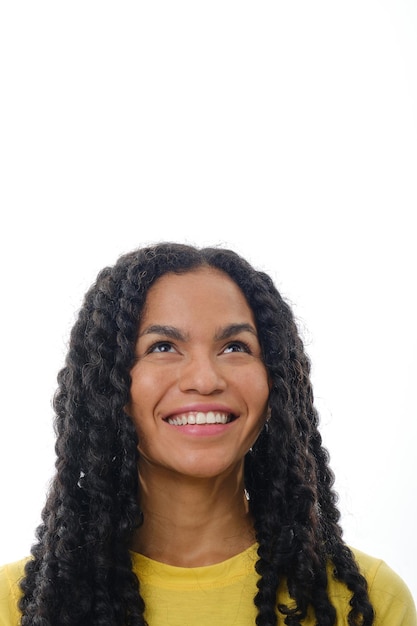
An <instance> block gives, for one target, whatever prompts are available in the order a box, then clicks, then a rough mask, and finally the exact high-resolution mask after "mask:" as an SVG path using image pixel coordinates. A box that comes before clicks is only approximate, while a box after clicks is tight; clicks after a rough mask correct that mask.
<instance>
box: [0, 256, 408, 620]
mask: <svg viewBox="0 0 417 626" xmlns="http://www.w3.org/2000/svg"><path fill="white" fill-rule="evenodd" d="M58 382H59V389H58V392H57V394H56V397H55V410H56V429H57V444H56V451H57V461H56V475H55V477H54V480H53V483H52V486H51V490H50V493H49V497H48V500H47V504H46V506H45V508H44V511H43V523H42V525H41V526H40V528H39V529H38V541H37V543H36V545H35V546H34V548H33V550H32V555H31V557H30V558H28V559H27V560H26V561H25V562H18V563H13V564H9V565H7V566H5V567H4V568H3V569H2V570H1V573H0V626H17V625H18V624H21V625H22V626H38V625H39V626H55V625H56V624H67V625H68V626H86V625H87V624H88V625H89V626H104V625H106V626H139V625H141V626H144V625H145V624H148V625H149V626H161V625H166V624H170V625H171V626H180V625H181V626H184V624H186V625H194V624H195V625H196V626H204V625H206V624H210V625H212V624H224V625H227V626H229V625H231V624H234V625H236V626H249V625H254V624H257V625H258V626H276V625H277V624H288V625H289V626H296V625H301V624H304V625H307V626H312V625H313V624H320V625H323V626H327V625H328V626H330V625H334V624H337V625H339V624H340V625H341V624H349V625H350V626H355V625H359V624H360V625H362V626H370V625H371V624H374V625H377V626H382V624H390V626H415V624H416V614H415V608H414V605H413V601H412V598H411V596H410V593H409V591H408V589H407V588H406V586H405V585H404V583H403V582H402V580H401V579H400V578H399V577H398V576H397V575H396V574H395V573H394V572H393V571H392V570H391V569H390V568H389V567H388V566H387V565H385V564H384V563H383V562H381V561H379V560H377V559H374V558H372V557H369V556H367V555H365V554H363V553H361V552H359V551H357V550H352V549H350V548H348V546H346V545H345V543H344V541H343V538H342V530H341V528H340V526H339V523H338V522H339V518H340V516H339V512H338V509H337V507H336V501H337V498H336V495H335V493H334V492H333V490H332V485H333V475H332V472H331V470H330V468H329V465H328V455H327V452H326V450H325V449H324V448H323V446H322V441H321V436H320V433H319V430H318V416H317V413H316V410H315V408H314V404H313V393H312V388H311V383H310V364H309V361H308V358H307V356H306V354H305V352H304V348H303V344H302V341H301V339H300V337H299V335H298V332H297V328H296V324H295V322H294V319H293V315H292V312H291V310H290V308H289V307H288V305H287V304H286V303H285V302H284V301H283V299H282V298H281V296H280V294H279V293H278V292H277V290H276V288H275V287H274V285H273V283H272V281H271V279H270V278H269V277H268V276H267V275H266V274H264V273H262V272H258V271H256V270H255V269H253V268H252V267H251V266H250V265H249V264H248V263H247V262H246V261H245V260H244V259H242V258H241V257H239V256H238V255H236V254H235V253H233V252H231V251H227V250H221V249H216V248H208V249H203V250H198V249H196V248H193V247H190V246H184V245H180V244H159V245H156V246H154V247H149V248H144V249H140V250H137V251H134V252H132V253H130V254H127V255H125V256H123V257H121V258H120V259H119V260H118V261H117V263H116V264H115V265H114V267H111V268H106V269H104V270H103V271H102V272H101V273H100V274H99V276H98V278H97V281H96V283H95V284H94V285H93V286H92V287H91V289H90V290H89V292H88V293H87V295H86V298H85V302H84V305H83V307H82V309H81V311H80V313H79V318H78V320H77V322H76V324H75V326H74V328H73V331H72V334H71V340H70V346H69V352H68V356H67V359H66V363H65V367H64V368H63V369H62V371H61V372H60V374H59V378H58Z"/></svg>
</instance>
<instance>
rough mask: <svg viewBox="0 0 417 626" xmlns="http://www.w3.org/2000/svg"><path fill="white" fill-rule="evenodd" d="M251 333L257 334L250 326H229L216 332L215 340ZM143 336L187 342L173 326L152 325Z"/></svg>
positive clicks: (141, 335) (186, 335) (186, 336)
mask: <svg viewBox="0 0 417 626" xmlns="http://www.w3.org/2000/svg"><path fill="white" fill-rule="evenodd" d="M245 332H246V333H251V334H252V335H254V336H255V337H257V336H258V335H257V332H256V330H255V328H254V327H253V326H252V324H247V323H243V324H229V325H228V326H225V327H224V328H221V329H220V330H218V331H217V332H216V335H215V339H216V340H217V341H224V340H225V339H230V337H234V336H235V335H239V334H240V333H245ZM144 335H163V336H164V337H169V338H170V339H175V340H177V341H187V339H188V334H184V333H182V332H181V331H180V330H179V329H178V328H176V327H175V326H167V325H165V324H152V325H151V326H148V327H147V328H145V330H144V331H143V332H142V333H141V334H140V337H143V336H144Z"/></svg>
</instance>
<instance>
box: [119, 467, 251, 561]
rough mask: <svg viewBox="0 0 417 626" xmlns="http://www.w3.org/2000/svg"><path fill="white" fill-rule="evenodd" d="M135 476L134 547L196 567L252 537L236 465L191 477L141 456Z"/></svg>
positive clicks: (227, 554) (242, 546) (242, 545)
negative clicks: (138, 521) (137, 519)
mask: <svg viewBox="0 0 417 626" xmlns="http://www.w3.org/2000/svg"><path fill="white" fill-rule="evenodd" d="M139 481H140V505H141V509H142V512H143V524H142V526H140V528H138V529H137V530H136V531H135V534H134V536H133V540H132V545H131V547H132V549H133V550H134V551H136V552H139V553H141V554H143V555H145V556H147V557H149V558H151V559H154V560H156V561H161V562H163V563H167V564H170V565H177V566H181V567H199V566H203V565H211V564H213V563H218V562H221V561H224V560H226V559H228V558H231V557H232V556H235V555H236V554H238V553H239V552H242V551H243V550H245V549H246V548H248V547H249V546H250V545H252V544H253V543H254V542H255V534H254V530H253V522H252V519H251V516H250V513H249V510H248V502H247V499H246V497H245V494H244V486H243V470H242V468H241V467H240V468H236V470H235V471H233V472H230V473H229V474H228V475H226V476H222V477H219V476H216V477H214V478H194V477H187V476H182V475H175V474H174V475H173V474H172V473H171V472H166V471H164V470H163V469H162V470H161V469H159V468H158V469H157V470H156V469H155V468H154V467H152V468H151V467H149V465H147V463H146V462H142V463H141V465H140V471H139Z"/></svg>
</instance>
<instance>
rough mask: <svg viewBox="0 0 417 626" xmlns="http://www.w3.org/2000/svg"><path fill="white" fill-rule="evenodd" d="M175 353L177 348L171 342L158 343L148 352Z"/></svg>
mask: <svg viewBox="0 0 417 626" xmlns="http://www.w3.org/2000/svg"><path fill="white" fill-rule="evenodd" d="M174 351H175V348H174V346H173V345H172V343H169V341H157V342H156V343H154V344H153V345H152V346H151V347H150V348H149V349H148V350H147V352H148V354H165V353H166V352H174Z"/></svg>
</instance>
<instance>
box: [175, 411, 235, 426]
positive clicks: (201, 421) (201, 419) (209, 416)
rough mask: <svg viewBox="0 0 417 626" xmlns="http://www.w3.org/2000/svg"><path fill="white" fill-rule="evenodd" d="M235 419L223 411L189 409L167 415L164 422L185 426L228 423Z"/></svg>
mask: <svg viewBox="0 0 417 626" xmlns="http://www.w3.org/2000/svg"><path fill="white" fill-rule="evenodd" d="M234 419H236V416H235V415H233V414H232V413H225V412H223V411H190V412H188V411H187V413H179V414H177V415H175V416H171V417H167V418H166V420H165V421H166V422H167V423H168V424H170V425H171V426H187V425H194V424H197V425H201V426H204V425H207V424H229V422H232V421H233V420H234Z"/></svg>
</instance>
